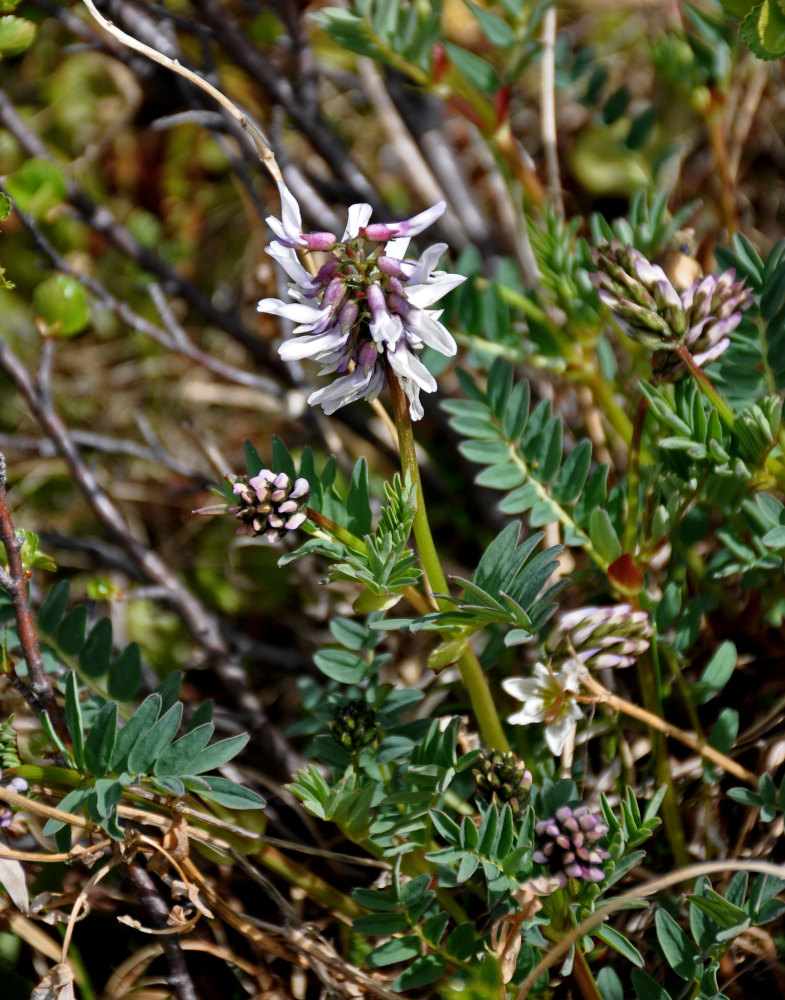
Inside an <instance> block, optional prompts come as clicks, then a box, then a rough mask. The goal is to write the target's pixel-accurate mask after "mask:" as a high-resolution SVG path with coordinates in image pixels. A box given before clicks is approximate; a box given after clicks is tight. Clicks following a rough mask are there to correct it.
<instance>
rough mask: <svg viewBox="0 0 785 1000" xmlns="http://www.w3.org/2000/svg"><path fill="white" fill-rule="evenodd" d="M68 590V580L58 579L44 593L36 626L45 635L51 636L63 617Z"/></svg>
mask: <svg viewBox="0 0 785 1000" xmlns="http://www.w3.org/2000/svg"><path fill="white" fill-rule="evenodd" d="M70 590H71V584H70V582H69V581H68V580H59V581H58V582H57V583H56V584H55V585H54V587H52V589H51V590H50V591H49V593H48V594H47V595H46V599H45V600H44V603H43V604H42V605H41V609H40V611H39V612H38V627H39V628H40V629H41V631H42V632H45V633H46V634H47V635H51V636H53V635H54V634H55V632H56V631H57V629H58V627H59V625H60V623H61V622H62V620H63V618H64V617H65V609H66V608H67V607H68V594H69V592H70Z"/></svg>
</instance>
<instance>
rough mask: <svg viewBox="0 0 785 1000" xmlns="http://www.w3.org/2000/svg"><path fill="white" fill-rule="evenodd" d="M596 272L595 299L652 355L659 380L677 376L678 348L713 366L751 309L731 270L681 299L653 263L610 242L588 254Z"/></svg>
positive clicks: (742, 286) (708, 279) (698, 284)
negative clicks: (745, 314)
mask: <svg viewBox="0 0 785 1000" xmlns="http://www.w3.org/2000/svg"><path fill="white" fill-rule="evenodd" d="M592 260H593V261H594V265H595V267H596V268H597V270H596V271H595V272H594V273H593V274H592V275H591V276H590V277H591V280H592V283H593V284H594V286H595V287H596V288H597V289H598V292H599V296H600V300H601V301H602V302H603V303H604V304H605V305H606V306H608V308H609V309H610V310H611V312H612V313H613V314H614V316H615V317H616V321H617V322H618V324H619V326H620V327H621V328H622V330H623V331H624V332H625V333H626V334H627V335H628V336H629V337H631V338H632V339H633V340H637V341H639V343H641V344H643V345H644V347H648V348H649V349H650V350H652V351H654V352H655V354H654V358H653V366H654V372H655V374H656V375H658V376H659V377H660V378H674V377H678V375H679V374H681V365H680V362H679V360H678V358H676V357H675V356H674V355H673V351H674V349H675V348H676V347H678V346H679V345H680V344H683V345H684V346H685V347H687V348H688V350H689V351H690V353H691V354H692V356H693V359H694V361H695V363H696V364H697V365H699V366H701V365H705V364H708V363H709V362H710V361H715V360H716V359H717V358H718V357H719V356H720V355H721V354H722V353H723V352H724V351H725V350H726V348H727V347H728V346H729V345H730V334H731V333H732V332H733V331H734V330H735V329H736V327H737V326H738V325H739V323H740V322H741V318H742V313H743V311H744V310H745V309H747V308H748V307H749V306H750V305H751V304H752V298H751V296H750V292H749V289H747V288H746V286H745V284H744V282H743V281H736V272H735V270H733V269H732V268H731V269H730V270H729V271H724V272H723V273H722V274H710V275H708V277H706V278H702V279H699V280H698V281H695V282H694V283H693V284H692V285H691V286H690V288H688V289H687V290H686V291H684V292H682V293H681V295H679V293H678V292H677V291H676V289H675V288H674V287H673V285H672V284H671V282H670V280H669V279H668V276H667V275H666V274H665V272H664V271H663V269H662V268H661V267H660V266H659V265H658V264H652V263H651V262H650V261H648V260H647V259H646V258H645V257H644V256H643V254H642V253H640V252H639V251H638V250H636V249H635V248H634V247H630V246H625V245H624V244H623V243H621V242H620V241H619V240H611V242H610V243H606V244H604V245H603V246H601V247H596V248H594V249H593V250H592Z"/></svg>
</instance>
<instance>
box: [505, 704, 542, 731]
mask: <svg viewBox="0 0 785 1000" xmlns="http://www.w3.org/2000/svg"><path fill="white" fill-rule="evenodd" d="M544 718H545V705H544V703H543V700H542V698H530V699H529V700H528V701H527V702H526V704H525V705H524V706H523V708H521V709H519V711H517V712H515V713H514V714H513V715H511V716H510V717H509V718H508V719H507V721H508V722H509V723H510V725H512V726H530V725H531V724H532V723H533V722H542V720H543V719H544Z"/></svg>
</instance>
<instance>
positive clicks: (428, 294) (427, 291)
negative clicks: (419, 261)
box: [406, 271, 466, 309]
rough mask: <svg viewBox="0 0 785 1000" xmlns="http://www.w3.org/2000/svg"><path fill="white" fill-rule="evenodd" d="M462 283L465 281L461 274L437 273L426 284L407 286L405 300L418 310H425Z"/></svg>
mask: <svg viewBox="0 0 785 1000" xmlns="http://www.w3.org/2000/svg"><path fill="white" fill-rule="evenodd" d="M464 281H466V278H465V276H464V275H462V274H448V273H447V272H445V271H437V272H436V273H435V274H434V276H433V279H432V280H431V281H429V282H428V283H427V284H422V285H407V286H406V298H407V299H408V300H409V302H411V304H412V305H413V306H417V308H418V309H425V308H426V307H427V306H432V305H433V303H434V302H438V301H439V299H441V298H443V297H444V296H445V295H446V294H447V293H448V292H451V291H452V290H453V288H457V287H458V285H462V284H463V283H464Z"/></svg>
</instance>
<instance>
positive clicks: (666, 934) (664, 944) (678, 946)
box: [654, 910, 700, 982]
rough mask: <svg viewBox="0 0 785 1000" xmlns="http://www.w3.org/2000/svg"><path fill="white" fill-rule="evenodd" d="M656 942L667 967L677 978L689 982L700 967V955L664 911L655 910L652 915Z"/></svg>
mask: <svg viewBox="0 0 785 1000" xmlns="http://www.w3.org/2000/svg"><path fill="white" fill-rule="evenodd" d="M654 925H655V927H656V929H657V940H658V941H659V943H660V947H661V948H662V951H663V954H664V955H665V958H666V960H667V962H668V965H670V967H671V968H672V969H673V971H674V972H675V973H676V975H677V976H680V977H681V978H682V979H686V980H687V981H688V982H691V981H692V980H693V979H694V978H695V975H696V972H697V971H698V969H699V967H700V953H699V952H698V950H697V948H696V947H695V945H694V944H693V943H692V941H690V939H689V938H688V937H687V935H686V934H685V933H684V931H683V930H682V929H681V927H679V925H678V924H677V923H676V921H675V920H674V919H673V917H672V916H671V915H670V914H669V913H667V912H666V911H665V910H657V912H656V914H655V915H654Z"/></svg>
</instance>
